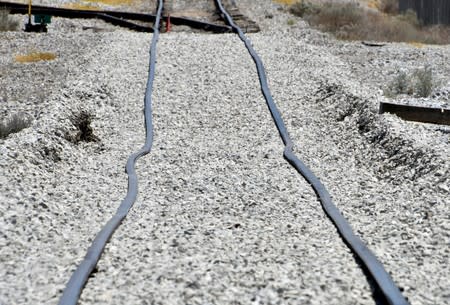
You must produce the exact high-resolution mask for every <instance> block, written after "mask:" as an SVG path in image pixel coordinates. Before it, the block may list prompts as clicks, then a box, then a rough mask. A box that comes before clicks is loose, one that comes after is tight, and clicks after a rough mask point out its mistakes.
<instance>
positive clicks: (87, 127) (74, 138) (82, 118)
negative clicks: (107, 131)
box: [65, 110, 99, 144]
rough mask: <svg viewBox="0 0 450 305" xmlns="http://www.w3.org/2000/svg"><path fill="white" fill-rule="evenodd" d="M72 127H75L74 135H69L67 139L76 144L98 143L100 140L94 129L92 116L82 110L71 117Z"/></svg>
mask: <svg viewBox="0 0 450 305" xmlns="http://www.w3.org/2000/svg"><path fill="white" fill-rule="evenodd" d="M70 121H71V123H72V125H73V126H74V127H75V132H74V133H67V134H66V136H65V138H66V139H67V140H68V141H70V142H72V143H75V144H78V143H79V142H81V141H83V142H97V141H98V140H99V138H98V137H97V136H96V135H95V134H94V130H93V129H92V126H91V123H92V115H91V114H90V113H89V112H87V111H86V110H80V111H79V112H77V113H74V114H73V115H72V116H71V117H70Z"/></svg>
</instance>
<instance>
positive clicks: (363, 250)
mask: <svg viewBox="0 0 450 305" xmlns="http://www.w3.org/2000/svg"><path fill="white" fill-rule="evenodd" d="M215 1H216V5H217V7H218V8H219V10H220V12H221V13H222V14H223V16H224V17H225V19H226V21H227V23H228V24H229V25H230V26H231V27H232V28H233V29H234V31H235V32H236V33H237V34H238V35H239V37H240V39H241V40H242V41H243V42H244V44H245V46H246V47H247V49H248V51H249V53H250V55H251V56H252V58H253V60H254V62H255V64H256V68H257V70H258V75H259V81H260V85H261V90H262V93H263V95H264V97H265V99H266V103H267V106H268V108H269V110H270V113H271V115H272V118H273V120H274V122H275V125H276V127H277V129H278V132H279V133H280V136H281V138H282V140H283V143H284V145H285V149H284V154H283V155H284V158H285V159H286V160H287V161H288V162H289V163H290V164H291V165H292V166H293V167H294V168H295V169H296V170H297V171H298V172H299V173H300V174H301V175H302V176H303V177H304V178H305V179H306V181H308V183H309V184H310V185H311V186H312V188H313V189H314V192H315V193H316V195H317V197H318V199H319V200H320V202H321V204H322V207H323V209H324V210H325V213H326V214H327V215H328V217H329V218H330V219H331V220H332V222H333V223H334V225H335V226H336V228H337V230H338V232H339V234H340V235H341V237H342V238H343V239H344V241H345V242H346V243H347V245H348V246H349V247H350V249H351V250H352V252H353V253H354V254H355V255H357V257H358V258H359V259H360V260H361V262H362V263H363V265H364V266H365V267H366V268H367V270H368V272H369V273H370V276H371V277H372V278H373V279H374V280H375V283H376V284H377V286H378V288H379V289H380V291H381V292H382V293H383V295H384V297H385V298H386V300H387V302H388V303H389V304H390V305H408V304H409V303H408V302H407V301H406V299H405V298H404V297H403V295H402V294H401V292H400V290H399V289H398V287H397V286H396V285H395V283H394V281H393V280H392V278H391V277H390V275H389V274H388V273H387V272H386V270H385V269H384V268H383V265H382V264H381V262H380V261H378V259H377V258H376V257H375V255H374V254H373V253H372V252H371V251H370V250H369V249H368V248H367V247H366V245H365V244H364V242H363V241H362V240H361V239H360V238H359V237H358V236H356V235H355V234H354V233H353V230H352V228H351V226H350V224H349V223H348V222H347V220H346V219H345V218H344V216H342V214H341V213H340V211H339V209H338V208H337V207H336V206H335V205H334V203H333V202H332V200H331V196H330V194H329V193H328V191H327V189H326V188H325V186H324V185H323V184H322V183H321V182H320V180H319V178H317V177H316V176H315V175H314V174H313V172H312V171H311V170H310V169H309V168H308V167H307V166H306V165H305V164H304V163H303V162H302V161H300V159H298V158H297V157H296V156H295V154H294V152H293V142H292V140H291V138H290V137H289V133H288V131H287V129H286V125H285V124H284V121H283V119H282V117H281V113H280V111H279V110H278V108H277V106H276V104H275V102H274V100H273V97H272V94H271V93H270V89H269V86H268V83H267V77H266V73H265V70H264V65H263V63H262V61H261V58H260V57H259V56H258V54H257V53H256V51H255V50H254V49H253V47H252V45H251V42H250V41H249V40H248V39H247V37H246V36H245V35H244V33H243V32H242V30H241V29H240V28H239V27H238V26H237V25H236V24H235V23H234V22H233V19H232V18H231V16H230V15H229V14H228V12H227V11H226V10H225V9H224V7H223V5H222V3H221V1H220V0H215Z"/></svg>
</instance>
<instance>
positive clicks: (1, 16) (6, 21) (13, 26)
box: [0, 9, 19, 32]
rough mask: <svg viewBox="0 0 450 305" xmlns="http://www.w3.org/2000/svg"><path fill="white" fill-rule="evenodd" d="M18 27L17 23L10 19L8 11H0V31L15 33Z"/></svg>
mask: <svg viewBox="0 0 450 305" xmlns="http://www.w3.org/2000/svg"><path fill="white" fill-rule="evenodd" d="M18 27H19V22H18V21H17V20H15V19H13V18H11V17H10V15H9V11H8V10H5V9H0V31H1V32H5V31H16V30H17V29H18Z"/></svg>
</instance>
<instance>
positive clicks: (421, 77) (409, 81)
mask: <svg viewBox="0 0 450 305" xmlns="http://www.w3.org/2000/svg"><path fill="white" fill-rule="evenodd" d="M434 86H435V85H434V81H433V71H432V69H431V68H430V67H425V68H423V69H417V70H415V71H414V72H413V73H412V74H411V75H408V74H407V73H406V72H404V71H402V72H399V73H398V74H397V76H396V77H395V78H394V79H393V80H392V82H391V83H390V84H389V85H388V86H387V88H386V89H385V90H384V94H385V95H386V96H387V97H391V98H393V97H395V96H397V95H399V94H407V95H414V96H417V97H428V96H430V95H431V92H432V91H433V88H434Z"/></svg>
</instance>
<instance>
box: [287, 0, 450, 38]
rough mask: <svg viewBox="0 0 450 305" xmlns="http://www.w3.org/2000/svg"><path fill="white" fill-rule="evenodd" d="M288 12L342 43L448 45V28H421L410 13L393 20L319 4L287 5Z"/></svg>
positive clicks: (338, 5)
mask: <svg viewBox="0 0 450 305" xmlns="http://www.w3.org/2000/svg"><path fill="white" fill-rule="evenodd" d="M394 2H395V3H397V2H396V1H387V0H386V1H382V2H381V3H384V5H386V9H385V10H388V8H387V6H388V4H389V3H391V4H393V3H394ZM289 11H290V12H291V13H292V14H294V15H297V16H300V17H302V18H304V19H305V20H306V21H308V22H309V23H310V24H311V25H312V26H314V27H316V28H319V29H321V30H324V31H326V32H330V33H333V34H335V35H336V37H337V38H340V39H345V40H375V41H388V42H412V41H413V42H417V43H426V44H448V43H450V27H448V26H433V27H424V26H422V24H421V23H420V22H419V20H418V19H417V16H416V13H415V12H414V11H407V12H405V13H403V14H400V15H395V16H394V15H388V14H383V13H380V12H378V11H376V10H370V9H367V8H365V7H363V6H360V5H359V4H358V3H356V2H347V3H339V2H326V3H323V4H319V3H316V2H310V1H306V0H301V1H298V2H296V3H295V4H293V5H291V6H290V8H289ZM392 11H393V10H392ZM393 12H394V11H393Z"/></svg>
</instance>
